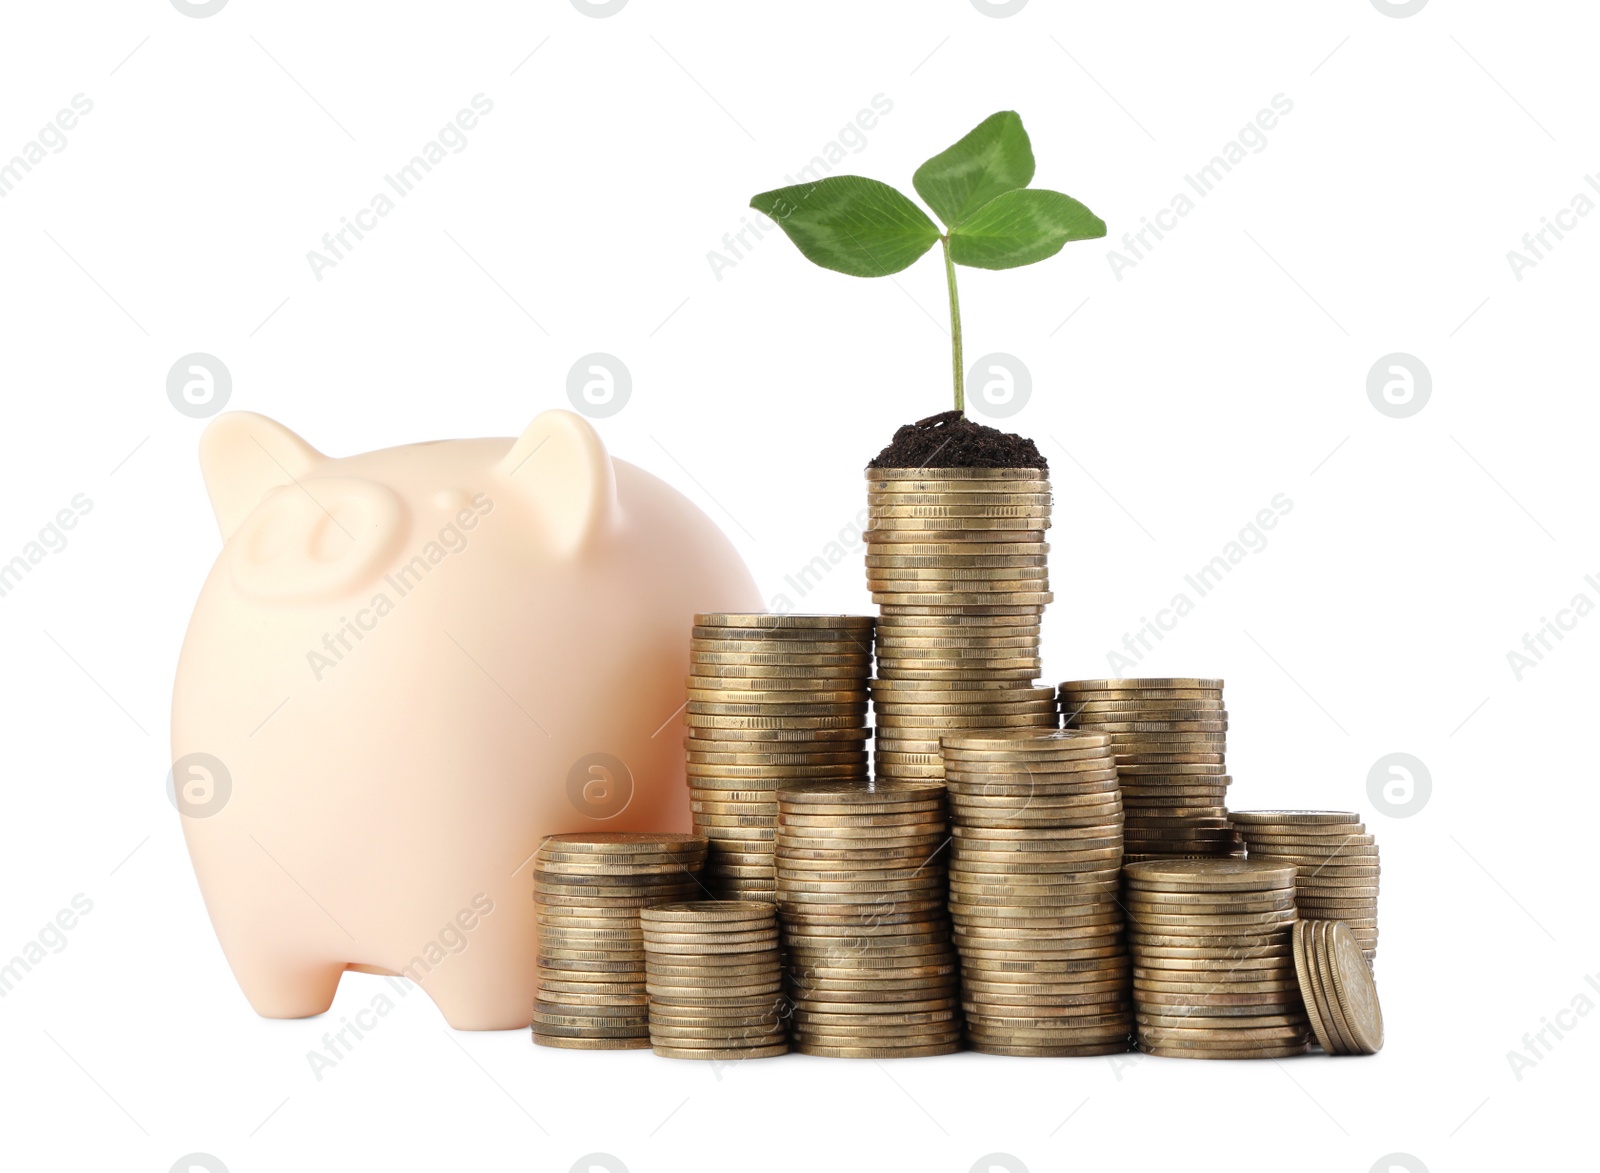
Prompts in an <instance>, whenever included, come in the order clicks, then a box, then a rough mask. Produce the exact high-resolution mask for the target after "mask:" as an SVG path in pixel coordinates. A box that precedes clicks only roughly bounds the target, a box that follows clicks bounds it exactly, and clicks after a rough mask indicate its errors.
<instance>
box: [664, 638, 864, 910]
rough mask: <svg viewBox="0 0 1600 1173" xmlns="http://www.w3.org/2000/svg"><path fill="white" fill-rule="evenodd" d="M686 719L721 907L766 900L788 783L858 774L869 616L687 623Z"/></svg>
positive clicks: (709, 865) (701, 828)
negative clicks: (780, 795)
mask: <svg viewBox="0 0 1600 1173" xmlns="http://www.w3.org/2000/svg"><path fill="white" fill-rule="evenodd" d="M694 622H695V626H694V632H693V636H692V638H691V640H690V645H689V649H690V650H689V658H690V665H691V667H690V671H691V672H692V673H693V675H691V676H690V677H689V680H688V685H689V701H688V704H687V705H686V706H685V710H684V720H685V723H686V724H687V725H688V728H689V734H688V737H687V738H686V739H685V740H684V746H685V748H686V749H687V772H688V779H689V798H690V807H691V809H692V810H693V813H694V825H695V830H696V831H698V832H699V833H700V834H701V835H704V836H705V837H706V838H707V839H709V840H710V841H711V851H710V855H709V858H708V859H707V861H706V879H707V880H708V881H709V883H710V884H711V886H712V890H713V891H714V892H715V893H716V895H718V896H721V897H725V898H728V899H742V900H768V901H770V900H772V899H773V898H774V896H775V895H776V889H775V887H774V879H773V876H774V873H773V866H772V852H773V843H774V839H775V836H776V832H775V831H774V827H775V826H776V823H777V814H778V804H777V799H776V797H775V795H774V792H775V791H776V789H777V788H778V787H779V786H782V785H784V784H786V783H788V782H794V781H802V780H807V779H817V780H828V779H851V778H865V777H866V776H867V744H866V743H867V736H868V732H867V678H868V677H869V676H871V674H872V627H873V621H872V618H871V616H866V615H768V614H743V615H741V614H725V613H718V614H708V615H696V616H695V620H694Z"/></svg>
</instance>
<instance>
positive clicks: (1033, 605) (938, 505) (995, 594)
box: [864, 468, 1057, 778]
mask: <svg viewBox="0 0 1600 1173" xmlns="http://www.w3.org/2000/svg"><path fill="white" fill-rule="evenodd" d="M867 482H868V484H867V498H868V507H869V512H870V516H871V519H872V520H871V524H870V527H869V528H868V530H867V532H866V534H865V535H864V536H865V538H866V540H867V542H868V547H867V585H868V586H869V587H870V588H871V590H872V598H873V601H874V602H876V603H877V604H878V605H879V612H880V617H879V620H878V640H879V643H878V677H877V679H876V680H875V681H874V682H873V701H874V712H875V721H876V725H877V729H876V732H877V759H876V770H877V776H878V777H880V778H937V777H940V776H941V771H942V769H943V766H942V761H941V758H940V756H939V738H940V736H942V735H943V734H944V733H946V732H952V731H959V730H962V729H985V728H1000V727H1038V726H1046V727H1053V726H1055V725H1056V724H1057V720H1056V715H1055V711H1054V705H1053V703H1051V702H1052V700H1053V698H1052V695H1051V691H1050V690H1049V689H1040V688H1034V687H1033V681H1034V679H1035V677H1037V676H1038V674H1039V664H1040V661H1039V623H1040V617H1041V616H1042V615H1043V613H1044V607H1045V604H1046V603H1048V602H1050V600H1051V598H1052V596H1051V594H1050V584H1049V580H1048V577H1047V574H1048V572H1047V569H1046V562H1047V554H1048V552H1049V546H1047V545H1046V544H1045V540H1044V531H1045V530H1046V529H1048V528H1049V526H1050V481H1049V477H1048V475H1047V473H1046V472H1045V470H1044V469H1037V468H934V469H910V468H869V469H867Z"/></svg>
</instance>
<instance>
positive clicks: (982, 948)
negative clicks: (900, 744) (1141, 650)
mask: <svg viewBox="0 0 1600 1173" xmlns="http://www.w3.org/2000/svg"><path fill="white" fill-rule="evenodd" d="M944 780H945V785H946V787H947V788H948V790H949V802H950V823H951V835H952V843H951V855H950V917H951V920H952V921H953V922H954V924H955V939H956V947H957V950H958V951H959V953H960V957H961V991H962V1007H963V1009H964V1010H965V1012H966V1021H967V1042H968V1045H969V1046H970V1047H971V1048H972V1049H973V1050H975V1051H985V1052H988V1053H990V1054H996V1055H1051V1056H1062V1055H1107V1054H1115V1053H1117V1052H1120V1051H1126V1050H1127V1049H1128V1045H1129V1036H1130V1035H1131V1034H1132V1027H1133V1020H1132V1005H1131V1001H1130V992H1129V987H1128V976H1129V962H1128V952H1127V944H1126V940H1125V937H1124V933H1123V916H1122V909H1121V907H1120V905H1119V904H1118V902H1117V895H1118V877H1119V874H1120V872H1121V868H1122V801H1121V796H1120V794H1119V792H1118V788H1117V771H1116V766H1115V763H1114V762H1113V761H1112V758H1111V742H1110V738H1108V737H1106V736H1105V735H1103V734H1092V733H1079V732H1076V731H1072V730H1060V731H1042V732H1038V733H1034V732H1032V731H1028V732H1019V733H1017V734H1014V735H1006V734H972V735H962V736H959V737H946V738H945V739H944Z"/></svg>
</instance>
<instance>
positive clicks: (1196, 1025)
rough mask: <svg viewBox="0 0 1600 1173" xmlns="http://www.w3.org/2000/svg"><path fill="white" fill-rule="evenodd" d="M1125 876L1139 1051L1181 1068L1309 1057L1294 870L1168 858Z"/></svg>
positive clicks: (1136, 866) (1132, 867)
mask: <svg viewBox="0 0 1600 1173" xmlns="http://www.w3.org/2000/svg"><path fill="white" fill-rule="evenodd" d="M1122 874H1123V907H1124V908H1125V909H1126V910H1127V916H1128V939H1129V943H1130V945H1131V946H1132V952H1133V1000H1134V1017H1135V1020H1136V1023H1137V1026H1136V1032H1137V1035H1138V1040H1139V1049H1140V1050H1142V1051H1148V1052H1150V1053H1151V1054H1153V1055H1167V1056H1171V1057H1174V1058H1181V1059H1276V1058H1282V1057H1284V1056H1288V1055H1299V1054H1303V1053H1304V1052H1305V1050H1306V1048H1307V1046H1308V1045H1309V1042H1310V1038H1311V1027H1310V1024H1309V1023H1308V1021H1307V1019H1306V1011H1305V1004H1304V1002H1303V1001H1302V998H1301V994H1300V983H1299V979H1298V977H1297V975H1296V971H1295V961H1294V949H1293V942H1292V938H1293V933H1294V925H1295V906H1294V891H1295V888H1294V868H1293V867H1288V866H1278V865H1274V864H1267V863H1257V862H1255V861H1254V860H1241V859H1168V860H1147V861H1145V862H1143V863H1130V864H1128V865H1126V866H1125V867H1124V868H1123V869H1122Z"/></svg>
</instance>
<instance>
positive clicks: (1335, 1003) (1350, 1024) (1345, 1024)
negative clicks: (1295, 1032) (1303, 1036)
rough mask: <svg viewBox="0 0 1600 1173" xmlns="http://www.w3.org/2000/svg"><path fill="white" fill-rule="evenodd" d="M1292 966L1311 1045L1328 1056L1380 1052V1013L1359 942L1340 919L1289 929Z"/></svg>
mask: <svg viewBox="0 0 1600 1173" xmlns="http://www.w3.org/2000/svg"><path fill="white" fill-rule="evenodd" d="M1294 966H1295V971H1296V974H1297V976H1298V978H1299V982H1300V994H1301V997H1302V998H1304V1000H1305V1004H1306V1014H1307V1015H1308V1016H1309V1017H1310V1019H1311V1028H1312V1030H1314V1031H1315V1032H1316V1035H1317V1042H1319V1043H1320V1044H1322V1049H1323V1050H1324V1051H1326V1052H1327V1053H1328V1054H1330V1055H1376V1054H1377V1053H1378V1052H1379V1051H1381V1050H1382V1049H1383V1009H1382V1008H1381V1007H1380V1006H1379V1005H1378V988H1377V987H1376V986H1375V985H1373V983H1372V970H1371V968H1370V967H1369V966H1368V965H1367V959H1366V957H1365V955H1364V954H1363V953H1362V952H1361V944H1360V942H1358V941H1357V940H1356V938H1355V934H1354V933H1352V932H1351V931H1350V927H1349V926H1348V925H1346V924H1345V923H1344V922H1343V921H1336V920H1303V921H1299V922H1297V923H1296V924H1295V926H1294Z"/></svg>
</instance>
